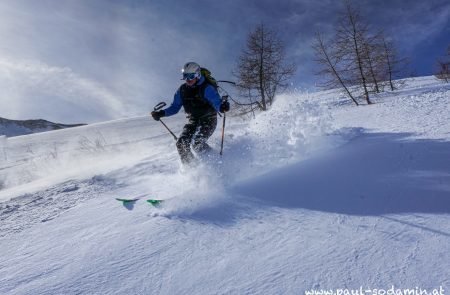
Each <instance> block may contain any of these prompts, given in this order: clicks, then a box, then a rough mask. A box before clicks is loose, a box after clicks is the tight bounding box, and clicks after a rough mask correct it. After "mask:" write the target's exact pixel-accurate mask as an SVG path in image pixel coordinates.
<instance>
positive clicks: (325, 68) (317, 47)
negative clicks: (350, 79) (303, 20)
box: [313, 33, 359, 105]
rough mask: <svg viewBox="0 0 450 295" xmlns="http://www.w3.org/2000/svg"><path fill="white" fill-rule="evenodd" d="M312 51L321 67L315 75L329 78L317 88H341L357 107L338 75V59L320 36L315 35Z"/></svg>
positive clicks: (342, 78) (356, 102)
mask: <svg viewBox="0 0 450 295" xmlns="http://www.w3.org/2000/svg"><path fill="white" fill-rule="evenodd" d="M327 48H331V49H327ZM313 49H314V52H315V55H316V59H315V61H316V62H317V63H318V64H319V65H320V66H321V69H320V70H319V71H318V72H317V73H316V75H319V76H325V77H329V79H328V80H326V81H325V82H323V83H322V84H320V85H319V86H320V87H324V88H327V89H331V88H338V87H339V88H342V89H343V90H344V91H345V93H346V94H347V95H348V97H350V99H351V100H352V101H353V102H354V103H355V104H356V105H359V103H358V101H357V100H356V99H355V97H354V96H353V94H352V93H351V91H350V89H349V87H348V85H347V84H346V82H345V78H344V77H343V76H342V75H341V73H340V59H339V58H337V57H336V55H335V54H334V51H333V48H332V47H331V46H329V45H328V44H325V42H324V40H323V36H322V34H320V33H316V38H315V43H314V44H313Z"/></svg>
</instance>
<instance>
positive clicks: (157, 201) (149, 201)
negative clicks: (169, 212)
mask: <svg viewBox="0 0 450 295" xmlns="http://www.w3.org/2000/svg"><path fill="white" fill-rule="evenodd" d="M162 202H164V200H155V199H149V200H147V203H149V204H150V205H152V206H154V207H158V206H160V205H161V203H162Z"/></svg>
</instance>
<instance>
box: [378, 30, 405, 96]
mask: <svg viewBox="0 0 450 295" xmlns="http://www.w3.org/2000/svg"><path fill="white" fill-rule="evenodd" d="M380 42H381V45H382V52H381V56H382V59H383V65H384V78H383V79H384V80H385V81H386V82H387V83H389V87H390V89H391V90H392V91H394V90H395V89H397V88H398V87H399V86H400V85H401V83H400V82H398V81H397V82H396V81H395V79H396V78H398V75H399V74H400V73H401V72H402V71H403V70H404V68H405V67H406V64H407V59H406V58H399V56H398V54H397V49H396V48H395V46H394V43H393V42H390V41H387V40H386V37H385V35H384V33H381V35H380Z"/></svg>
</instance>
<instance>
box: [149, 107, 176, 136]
mask: <svg viewBox="0 0 450 295" xmlns="http://www.w3.org/2000/svg"><path fill="white" fill-rule="evenodd" d="M165 106H166V103H165V102H160V103H158V104H157V105H156V106H155V107H154V108H153V110H154V111H159V110H160V109H162V108H163V107H165ZM159 122H161V124H163V126H164V127H166V129H167V131H169V132H170V134H172V136H173V139H175V141H177V140H178V138H177V136H176V135H175V134H173V132H172V130H170V129H169V127H167V125H166V124H164V122H163V121H162V120H161V119H159Z"/></svg>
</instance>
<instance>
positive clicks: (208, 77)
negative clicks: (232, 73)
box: [200, 68, 219, 90]
mask: <svg viewBox="0 0 450 295" xmlns="http://www.w3.org/2000/svg"><path fill="white" fill-rule="evenodd" d="M200 73H201V74H202V76H203V77H205V81H206V82H207V83H208V84H210V85H211V86H213V87H214V88H215V89H216V90H217V88H218V87H219V85H218V84H217V80H216V79H214V77H213V76H211V72H210V71H209V70H208V69H207V68H200Z"/></svg>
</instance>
